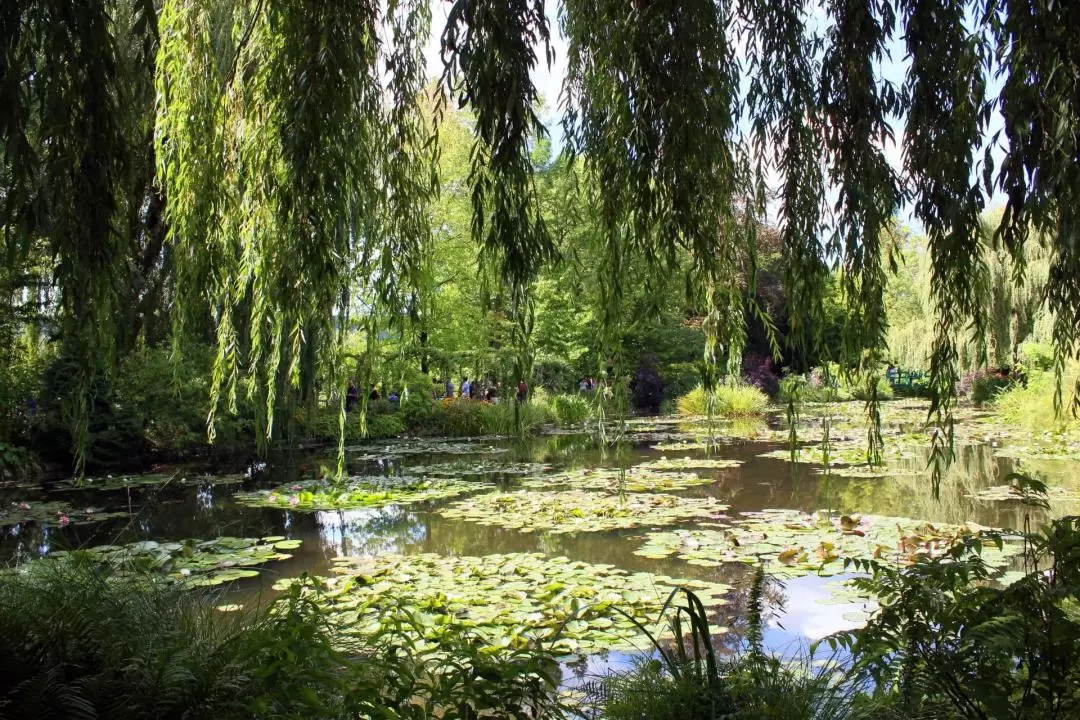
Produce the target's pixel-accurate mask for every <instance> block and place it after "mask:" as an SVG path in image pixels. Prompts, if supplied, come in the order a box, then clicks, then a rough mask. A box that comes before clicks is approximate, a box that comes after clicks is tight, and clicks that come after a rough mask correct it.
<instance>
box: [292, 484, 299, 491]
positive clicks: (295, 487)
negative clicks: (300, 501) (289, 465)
mask: <svg viewBox="0 0 1080 720" xmlns="http://www.w3.org/2000/svg"><path fill="white" fill-rule="evenodd" d="M292 489H293V490H299V489H300V486H299V485H293V486H292Z"/></svg>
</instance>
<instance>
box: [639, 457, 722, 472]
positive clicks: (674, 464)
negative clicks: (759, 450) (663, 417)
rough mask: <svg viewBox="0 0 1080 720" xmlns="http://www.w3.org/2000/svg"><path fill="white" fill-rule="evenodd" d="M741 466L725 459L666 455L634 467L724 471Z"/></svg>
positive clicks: (643, 468) (642, 468) (640, 468)
mask: <svg viewBox="0 0 1080 720" xmlns="http://www.w3.org/2000/svg"><path fill="white" fill-rule="evenodd" d="M740 465H742V460H729V459H727V458H706V457H689V456H687V457H681V458H669V457H667V456H666V455H663V456H661V457H660V458H659V459H656V460H648V461H646V462H642V463H638V464H637V465H635V466H634V468H635V469H637V470H654V471H655V470H689V469H691V468H693V469H695V470H696V469H702V470H726V469H729V468H735V467H739V466H740Z"/></svg>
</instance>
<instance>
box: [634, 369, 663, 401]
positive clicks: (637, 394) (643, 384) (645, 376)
mask: <svg viewBox="0 0 1080 720" xmlns="http://www.w3.org/2000/svg"><path fill="white" fill-rule="evenodd" d="M630 390H631V393H632V394H631V396H630V402H631V403H632V404H633V406H634V408H635V409H637V410H641V411H644V412H650V413H658V412H660V405H661V404H662V403H663V402H664V384H663V382H661V380H660V373H658V372H657V371H656V368H655V367H653V366H652V365H648V364H646V365H642V366H641V367H639V368H638V369H637V371H636V372H635V373H634V380H633V382H632V383H631V384H630Z"/></svg>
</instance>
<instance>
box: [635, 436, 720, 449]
mask: <svg viewBox="0 0 1080 720" xmlns="http://www.w3.org/2000/svg"><path fill="white" fill-rule="evenodd" d="M723 445H724V438H722V437H715V438H713V439H712V440H685V441H679V442H661V443H657V444H656V445H653V446H651V447H652V449H653V450H660V451H661V452H688V451H691V450H700V451H712V450H716V449H717V448H719V447H722V446H723Z"/></svg>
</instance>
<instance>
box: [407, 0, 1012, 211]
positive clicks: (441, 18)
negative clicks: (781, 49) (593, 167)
mask: <svg viewBox="0 0 1080 720" xmlns="http://www.w3.org/2000/svg"><path fill="white" fill-rule="evenodd" d="M430 2H431V15H432V33H431V38H430V39H429V41H428V46H427V50H426V55H427V69H428V76H429V77H431V78H437V77H439V76H440V75H441V74H442V60H441V59H440V56H439V38H440V37H441V35H442V32H443V28H444V27H445V25H446V18H447V14H448V13H449V11H450V8H451V7H452V6H453V3H452V2H450V1H448V0H430ZM557 7H558V3H557V2H548V3H547V17H548V23H549V25H550V27H551V46H552V49H553V50H554V51H555V62H554V63H553V64H552V65H551V66H550V67H548V66H547V65H546V64H545V63H544V62H542V61H541V62H540V63H539V64H538V67H537V68H536V70H535V71H534V72H533V82H534V83H535V84H536V87H537V90H538V92H539V93H540V96H541V97H542V98H543V100H544V105H545V107H544V111H543V112H542V113H541V117H542V118H543V120H544V122H545V124H546V125H547V128H548V131H549V132H550V134H551V141H552V146H553V148H554V149H555V150H556V151H558V150H559V149H560V148H561V147H562V140H563V133H562V127H561V125H560V124H559V112H558V103H559V96H560V92H561V89H562V83H563V78H564V77H565V75H566V50H567V45H566V38H564V37H563V35H562V33H561V32H560V28H559V22H558V17H557ZM827 22H828V18H827V15H826V12H825V10H824V7H823V6H822V5H821V4H820V3H815V5H814V8H813V10H812V11H811V17H810V26H811V27H812V28H815V29H818V30H820V31H823V30H824V29H825V25H826V23H827ZM887 49H888V57H887V58H885V59H884V60H883V62H881V63H880V64H879V67H878V71H879V74H880V77H881V78H882V79H883V80H885V81H887V82H890V83H892V84H893V85H895V86H897V87H899V86H900V85H902V84H903V82H904V77H905V75H906V74H907V69H908V62H907V61H906V59H905V55H906V51H905V49H904V43H903V39H902V38H897V37H894V38H893V40H892V42H891V43H890V45H889V47H888V48H887ZM736 52H738V46H736ZM1000 87H1001V84H1000V81H998V80H996V79H991V80H990V82H989V84H988V88H987V92H988V94H991V95H992V94H996V93H997V92H998V91H999V90H1000ZM1002 123H1003V120H1002V117H1001V115H1000V113H998V112H996V111H995V112H994V113H993V115H992V117H991V120H990V126H989V128H988V130H987V134H986V137H985V138H984V147H985V146H986V145H987V144H989V141H990V138H991V137H992V136H993V134H994V133H995V132H997V130H999V129H1000V128H1001V126H1002ZM892 130H893V138H894V140H893V141H888V140H885V141H883V142H882V143H881V147H882V152H883V153H884V155H885V158H886V160H888V162H889V164H890V165H892V167H893V169H894V170H896V171H897V172H898V173H899V172H901V170H902V168H903V142H904V127H903V124H902V123H900V122H899V121H894V122H893V123H892ZM1003 154H1004V150H1003V147H995V150H994V152H993V156H994V162H995V166H996V167H1001V160H1002V157H1003ZM981 158H982V150H980V152H979V155H978V159H979V160H980V162H981ZM980 173H981V165H980V166H978V167H977V168H976V173H974V174H975V175H976V177H979V174H980ZM779 179H780V178H779V176H778V175H775V174H774V175H773V176H772V177H770V178H769V183H770V185H772V186H774V187H778V186H779ZM830 195H831V197H829V198H828V201H829V203H830V205H831V204H833V203H834V202H835V199H836V197H837V194H836V190H835V188H833V189H832V190H830ZM1003 202H1004V196H1003V195H1002V194H1001V193H1000V192H995V194H994V195H993V196H992V197H991V198H989V202H988V207H989V206H996V205H1001V204H1003ZM898 219H899V220H900V222H901V223H902V224H905V225H907V226H909V227H910V228H911V229H912V230H914V231H916V232H920V231H921V230H922V227H921V224H920V223H919V221H918V220H917V219H915V218H914V217H913V215H912V208H911V207H904V208H902V209H901V211H900V212H899V213H898Z"/></svg>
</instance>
